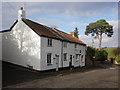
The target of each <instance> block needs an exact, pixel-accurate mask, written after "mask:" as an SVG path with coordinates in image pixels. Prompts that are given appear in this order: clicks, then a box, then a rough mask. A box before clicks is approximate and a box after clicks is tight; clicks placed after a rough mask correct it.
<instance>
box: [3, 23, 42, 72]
mask: <svg viewBox="0 0 120 90" xmlns="http://www.w3.org/2000/svg"><path fill="white" fill-rule="evenodd" d="M40 39H41V37H39V36H38V35H37V34H36V33H35V32H34V31H33V30H31V29H30V28H29V27H28V26H27V25H26V24H25V23H24V22H23V21H18V23H17V24H16V25H15V26H14V27H13V28H12V30H11V31H10V32H9V31H8V32H4V33H3V47H2V48H3V53H2V54H3V60H5V61H7V62H11V63H14V64H17V65H21V66H24V67H28V66H33V69H35V70H40V53H41V52H40Z"/></svg>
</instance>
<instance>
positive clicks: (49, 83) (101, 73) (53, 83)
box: [4, 66, 118, 88]
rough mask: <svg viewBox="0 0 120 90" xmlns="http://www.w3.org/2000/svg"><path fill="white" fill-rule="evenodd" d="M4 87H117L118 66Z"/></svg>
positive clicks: (59, 75)
mask: <svg viewBox="0 0 120 90" xmlns="http://www.w3.org/2000/svg"><path fill="white" fill-rule="evenodd" d="M4 88H118V66H112V67H109V68H104V69H94V70H90V71H87V72H75V73H69V74H64V75H62V74H58V75H55V76H50V77H46V78H40V79H34V80H31V81H26V82H22V83H18V84H14V85H8V86H5V87H4Z"/></svg>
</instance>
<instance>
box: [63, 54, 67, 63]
mask: <svg viewBox="0 0 120 90" xmlns="http://www.w3.org/2000/svg"><path fill="white" fill-rule="evenodd" d="M63 55H64V56H63V57H64V61H67V53H64V54H63Z"/></svg>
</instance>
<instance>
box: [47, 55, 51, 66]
mask: <svg viewBox="0 0 120 90" xmlns="http://www.w3.org/2000/svg"><path fill="white" fill-rule="evenodd" d="M51 56H52V53H48V54H47V65H51V64H52V62H51V59H52V57H51Z"/></svg>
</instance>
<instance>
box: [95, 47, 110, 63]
mask: <svg viewBox="0 0 120 90" xmlns="http://www.w3.org/2000/svg"><path fill="white" fill-rule="evenodd" d="M107 57H108V53H107V52H106V51H105V50H98V49H97V50H96V52H95V60H96V61H101V62H103V61H105V60H107Z"/></svg>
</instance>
